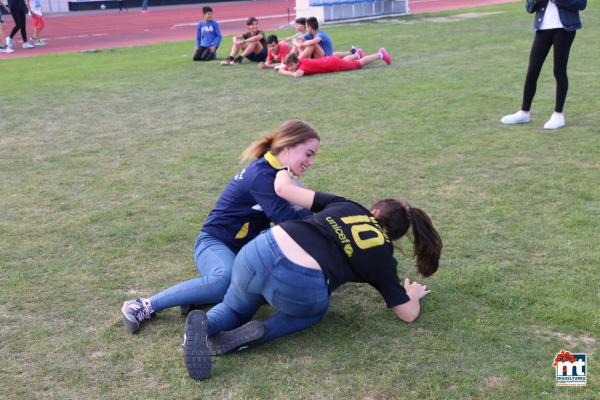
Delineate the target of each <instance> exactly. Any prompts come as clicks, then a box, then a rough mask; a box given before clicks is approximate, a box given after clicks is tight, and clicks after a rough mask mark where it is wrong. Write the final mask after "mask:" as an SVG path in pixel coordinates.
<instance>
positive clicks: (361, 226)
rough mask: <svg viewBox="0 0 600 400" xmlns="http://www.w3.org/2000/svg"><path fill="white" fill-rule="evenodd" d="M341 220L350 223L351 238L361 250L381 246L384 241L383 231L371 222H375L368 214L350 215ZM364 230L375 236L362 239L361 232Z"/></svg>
mask: <svg viewBox="0 0 600 400" xmlns="http://www.w3.org/2000/svg"><path fill="white" fill-rule="evenodd" d="M342 222H343V223H345V224H346V225H352V227H351V228H350V230H351V232H352V239H354V242H355V243H356V245H357V246H358V247H359V248H361V249H363V250H366V249H369V248H371V247H375V246H381V245H382V244H384V243H385V236H384V235H383V233H382V232H381V231H380V230H379V229H377V228H376V227H374V226H373V225H372V224H373V223H376V220H375V218H371V217H369V216H368V215H352V216H350V217H343V218H342ZM364 232H373V233H374V234H375V235H376V236H375V237H370V238H368V239H363V238H362V237H361V234H362V233H364ZM369 236H371V235H369Z"/></svg>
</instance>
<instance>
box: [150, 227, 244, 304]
mask: <svg viewBox="0 0 600 400" xmlns="http://www.w3.org/2000/svg"><path fill="white" fill-rule="evenodd" d="M194 259H195V261H196V267H197V268H198V272H199V273H200V278H194V279H190V280H188V281H185V282H181V283H178V284H177V285H175V286H171V287H170V288H168V289H165V290H163V291H162V292H160V293H158V294H155V295H154V296H152V297H150V302H151V304H152V307H153V308H154V311H156V312H159V311H162V310H164V309H166V308H170V307H176V306H186V305H190V304H215V303H219V302H220V301H222V300H223V296H225V292H227V288H228V287H229V283H230V281H231V270H232V268H233V261H234V260H235V253H234V252H233V251H231V249H230V248H229V247H227V245H225V244H224V243H223V242H222V241H220V240H219V239H217V238H215V237H214V236H211V235H209V234H208V233H204V232H200V234H199V235H198V239H196V249H195V255H194Z"/></svg>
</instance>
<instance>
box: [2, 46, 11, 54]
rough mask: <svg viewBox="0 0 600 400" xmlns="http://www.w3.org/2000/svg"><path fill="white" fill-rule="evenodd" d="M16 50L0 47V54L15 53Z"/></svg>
mask: <svg viewBox="0 0 600 400" xmlns="http://www.w3.org/2000/svg"><path fill="white" fill-rule="evenodd" d="M13 52H14V50H13V49H11V48H10V47H0V53H13Z"/></svg>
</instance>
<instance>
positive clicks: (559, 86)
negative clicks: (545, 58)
mask: <svg viewBox="0 0 600 400" xmlns="http://www.w3.org/2000/svg"><path fill="white" fill-rule="evenodd" d="M573 40H575V31H565V30H564V29H560V30H558V32H556V34H555V35H554V44H553V45H554V78H555V79H556V105H555V108H554V111H556V112H562V111H563V107H564V105H565V100H566V98H567V91H568V90H569V77H568V76H567V64H568V62H569V54H570V52H571V45H572V44H573Z"/></svg>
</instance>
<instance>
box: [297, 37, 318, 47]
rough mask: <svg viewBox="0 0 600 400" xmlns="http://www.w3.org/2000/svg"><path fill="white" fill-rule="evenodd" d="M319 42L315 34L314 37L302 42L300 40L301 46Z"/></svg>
mask: <svg viewBox="0 0 600 400" xmlns="http://www.w3.org/2000/svg"><path fill="white" fill-rule="evenodd" d="M319 43H321V38H320V37H318V36H317V37H315V38H314V39H310V40H305V41H304V42H302V46H303V47H306V46H312V45H313V44H319Z"/></svg>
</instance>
